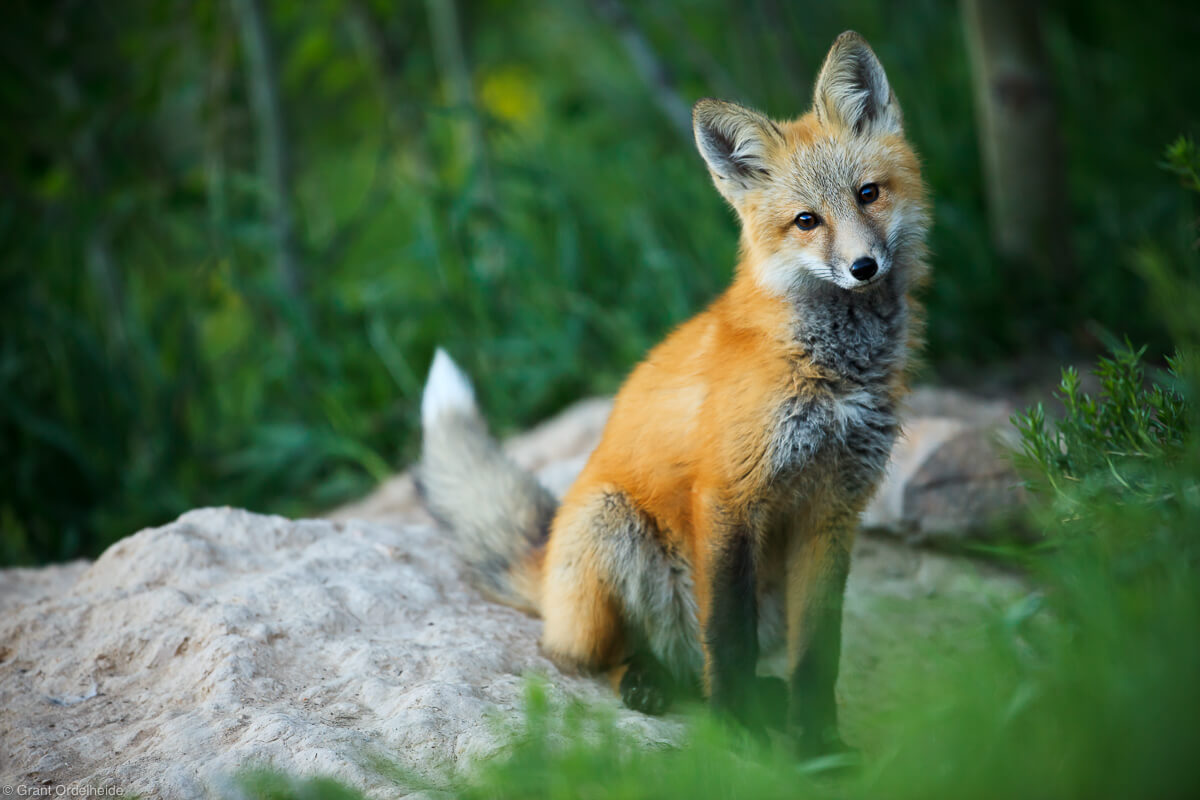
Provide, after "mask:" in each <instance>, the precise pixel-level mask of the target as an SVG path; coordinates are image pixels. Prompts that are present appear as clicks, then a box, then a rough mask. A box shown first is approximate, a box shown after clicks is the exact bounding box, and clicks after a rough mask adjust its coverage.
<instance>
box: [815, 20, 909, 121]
mask: <svg viewBox="0 0 1200 800" xmlns="http://www.w3.org/2000/svg"><path fill="white" fill-rule="evenodd" d="M813 109H814V110H815V111H816V112H817V119H819V120H820V121H821V122H823V123H826V124H830V125H840V126H842V127H845V128H849V129H850V130H852V131H854V132H855V133H874V134H880V133H899V132H900V129H901V116H900V104H899V103H897V102H896V97H895V95H893V94H892V87H891V86H889V85H888V79H887V73H885V72H884V71H883V65H882V64H880V63H879V59H878V58H877V57H876V56H875V53H874V51H872V50H871V46H870V45H869V44H867V41H866V39H864V38H862V37H861V36H859V35H858V34H857V33H855V32H854V31H846V32H845V33H843V34H842V35H841V36H839V37H838V38H837V39H836V40H835V41H834V43H833V47H831V48H829V55H827V56H826V57H825V63H824V64H823V65H822V66H821V74H820V75H819V76H818V77H817V88H816V92H815V97H814V98H813Z"/></svg>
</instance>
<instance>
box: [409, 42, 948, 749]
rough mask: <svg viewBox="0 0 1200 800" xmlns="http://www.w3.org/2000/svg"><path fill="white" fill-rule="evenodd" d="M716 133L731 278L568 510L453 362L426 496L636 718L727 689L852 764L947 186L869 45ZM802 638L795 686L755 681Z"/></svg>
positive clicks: (738, 715)
mask: <svg viewBox="0 0 1200 800" xmlns="http://www.w3.org/2000/svg"><path fill="white" fill-rule="evenodd" d="M693 122H694V129H695V136H696V144H697V146H698V148H699V150H700V154H701V155H702V156H703V158H704V160H705V162H706V163H707V165H708V169H709V171H710V173H711V175H712V179H713V181H714V183H715V184H716V187H717V189H718V191H720V192H721V194H722V195H723V196H724V197H725V199H726V200H728V201H729V203H730V205H732V206H733V208H734V210H735V211H736V212H737V214H738V217H739V218H740V220H741V224H742V235H741V254H740V260H739V263H738V265H737V271H736V275H735V278H734V280H733V282H732V284H731V285H730V286H729V288H728V289H727V290H726V291H725V292H724V294H722V295H721V296H720V297H718V298H717V299H716V300H715V301H714V302H713V303H712V305H711V306H709V308H707V309H706V310H705V311H703V312H701V313H700V314H698V315H697V316H695V317H694V318H692V319H691V320H690V321H688V322H686V323H684V324H683V325H681V326H680V327H679V328H678V329H676V330H675V331H674V332H673V333H672V334H671V335H670V336H669V337H668V338H667V339H666V340H665V341H664V342H663V343H662V344H660V345H658V346H657V347H656V348H654V349H653V350H652V351H651V352H650V354H649V355H648V356H647V357H646V359H645V360H644V361H643V362H642V363H641V364H639V365H638V366H637V367H636V368H635V369H634V371H633V373H632V374H631V375H630V376H629V378H628V379H627V380H626V382H625V384H624V385H623V386H622V387H621V390H620V392H619V393H618V394H617V397H616V401H615V403H614V405H613V410H612V416H611V417H610V419H609V420H608V423H607V426H606V427H605V429H604V434H603V437H602V439H601V441H600V444H599V446H598V447H597V449H596V451H595V452H594V453H593V454H592V456H591V458H590V460H589V461H588V462H587V465H586V466H585V467H584V469H583V472H582V473H581V474H580V476H579V478H578V480H576V481H575V484H574V485H573V486H572V487H571V489H570V490H569V491H568V492H567V494H566V496H565V497H564V499H563V501H562V504H561V505H558V504H556V502H555V501H554V499H553V498H552V497H551V496H550V494H549V493H548V492H547V491H546V490H545V489H544V488H542V487H541V486H540V485H539V484H538V483H537V482H536V480H535V479H534V478H533V477H532V476H530V475H528V474H525V473H523V472H522V471H520V470H519V469H518V468H517V467H515V466H514V465H513V464H512V463H511V462H509V461H508V460H507V459H506V458H505V457H504V455H503V454H502V453H501V451H500V449H499V448H498V446H497V445H496V443H495V442H494V441H493V439H491V438H490V437H489V435H488V433H487V429H486V426H485V424H484V422H483V420H482V418H481V416H480V415H479V412H478V411H477V409H476V406H475V401H474V396H473V392H472V389H471V385H470V383H469V382H468V381H467V379H466V377H465V376H464V375H463V374H462V373H461V372H460V371H459V370H458V368H457V367H456V366H455V365H454V364H453V362H452V361H450V359H449V357H447V356H446V354H445V353H443V352H441V351H438V353H437V355H436V356H435V358H434V361H433V365H432V367H431V369H430V374H429V380H428V383H427V385H426V388H425V393H424V397H423V399H422V408H421V416H422V425H423V429H424V444H423V452H422V456H421V461H420V464H419V465H418V468H417V476H418V477H417V480H418V485H419V488H420V491H421V493H422V496H423V498H424V502H425V504H426V506H427V508H428V509H429V511H430V512H431V513H432V514H433V516H434V517H435V518H437V519H438V520H439V521H440V522H441V523H442V524H444V525H445V526H446V527H447V528H448V529H449V530H450V531H452V532H453V535H454V540H455V541H456V542H457V543H458V544H459V546H460V547H461V549H462V551H463V552H464V554H465V557H466V560H467V561H468V563H469V564H470V566H471V568H472V569H473V570H474V572H475V573H476V575H477V576H478V578H479V582H480V585H481V586H482V587H483V588H484V589H485V590H486V591H488V592H489V593H490V594H491V595H492V596H493V597H494V598H496V599H498V600H499V601H501V602H505V603H508V604H511V605H513V606H516V607H518V608H523V609H526V610H529V611H532V612H535V613H537V614H540V615H541V617H542V618H543V619H544V621H545V627H544V632H543V635H542V647H543V649H544V650H545V652H546V653H547V654H548V655H549V656H550V657H551V658H552V659H554V660H555V661H556V662H557V663H558V664H561V665H563V666H565V667H574V668H583V669H587V670H597V671H609V672H610V674H611V677H612V679H613V682H614V686H615V687H617V688H618V689H619V692H620V694H621V696H622V698H623V699H624V701H625V702H626V704H627V705H629V706H631V707H633V708H635V709H639V710H642V711H646V712H649V713H659V712H661V711H663V710H664V709H665V708H666V707H667V705H668V704H669V703H670V702H671V700H672V699H673V698H674V697H676V696H678V695H679V694H680V693H686V692H688V691H696V692H702V693H703V694H704V695H706V696H707V697H708V699H709V702H710V704H711V706H712V707H713V708H714V709H715V710H716V711H718V712H720V713H723V714H725V715H727V716H731V717H733V718H734V719H736V720H738V721H740V722H741V723H743V724H745V725H746V726H748V727H750V728H751V729H753V730H755V731H759V732H761V731H762V730H763V728H764V726H765V725H766V724H767V723H768V722H770V723H783V724H784V726H785V727H786V729H787V730H788V731H789V732H790V733H792V734H793V735H794V736H795V737H796V738H797V741H798V743H799V746H800V747H801V748H802V750H803V752H805V753H810V754H811V753H822V752H830V751H834V750H837V749H840V748H843V747H844V745H843V743H842V741H841V738H840V735H839V732H838V726H837V704H836V700H835V697H834V685H835V683H836V681H837V676H838V663H839V660H840V653H841V626H842V602H843V594H844V590H845V584H846V575H847V572H848V570H849V566H850V550H851V545H852V543H853V540H854V535H855V531H856V528H857V523H858V516H859V513H860V512H861V510H862V508H863V506H864V505H865V504H866V503H867V501H868V499H869V498H870V496H871V494H872V492H873V491H874V488H875V486H876V484H877V483H878V481H879V479H880V477H881V475H882V472H883V470H884V467H885V464H886V462H887V459H888V456H889V453H890V451H891V448H892V443H893V441H894V440H895V438H896V435H897V431H898V422H897V416H896V414H897V406H898V404H899V403H900V402H901V399H902V397H903V395H904V393H905V391H906V388H905V373H906V364H907V360H908V354H909V351H910V350H911V349H912V348H913V347H914V346H915V344H916V343H917V339H918V336H919V327H920V325H919V319H918V317H919V308H918V306H917V305H916V302H915V300H914V299H913V298H912V297H911V296H910V293H911V292H912V291H913V290H914V289H915V288H917V287H918V286H919V285H920V284H921V282H922V281H923V279H924V277H925V274H926V272H927V266H926V263H925V262H926V251H925V246H924V237H925V232H926V229H927V227H928V212H927V201H926V190H925V187H924V184H923V182H922V178H921V174H920V168H919V165H918V162H917V157H916V155H915V154H914V152H913V150H912V148H911V147H910V145H909V144H908V143H907V141H906V140H905V138H904V133H903V130H902V126H901V114H900V107H899V106H898V105H897V103H896V99H895V97H894V96H893V94H892V91H891V88H890V87H889V85H888V80H887V76H886V75H885V73H884V70H883V67H882V66H881V64H880V63H879V60H878V59H877V58H876V56H875V53H874V52H873V51H872V50H871V48H870V47H869V46H868V45H867V43H866V42H865V41H864V40H863V39H862V38H861V37H860V36H858V35H857V34H856V33H853V32H846V33H843V34H842V35H841V36H839V37H838V39H837V40H836V41H835V42H834V44H833V47H832V49H831V50H830V51H829V55H828V56H827V57H826V59H825V63H824V65H823V66H822V68H821V72H820V75H819V77H818V79H817V82H816V89H815V97H814V102H813V107H812V109H811V111H809V112H808V113H807V114H805V115H803V116H801V117H799V118H798V119H796V120H793V121H791V122H773V121H772V120H770V119H768V118H767V117H765V116H763V115H761V114H759V113H757V112H755V111H751V110H749V109H747V108H742V107H740V106H737V105H734V104H732V103H726V102H721V101H718V100H709V99H705V100H700V101H699V102H698V103H696V106H695V109H694V111H693ZM780 644H782V645H784V646H786V648H787V656H788V669H789V676H788V680H787V682H786V684H787V685H786V686H785V683H784V682H783V681H780V680H779V679H777V678H775V679H771V678H759V677H756V674H755V673H756V668H757V664H758V660H759V654H760V652H763V651H765V650H766V649H767V648H770V647H775V646H778V645H780ZM787 692H790V701H789V700H788V699H786V698H787V696H788V695H787V694H786V693H787ZM781 709H786V714H785V713H784V711H783V710H781ZM777 710H778V713H777V714H776V713H774V712H776V711H777ZM776 717H778V718H776Z"/></svg>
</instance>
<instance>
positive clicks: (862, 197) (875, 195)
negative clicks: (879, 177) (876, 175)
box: [858, 183, 879, 206]
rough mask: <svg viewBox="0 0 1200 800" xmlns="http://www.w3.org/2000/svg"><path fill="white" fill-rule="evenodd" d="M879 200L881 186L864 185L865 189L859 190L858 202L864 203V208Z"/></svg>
mask: <svg viewBox="0 0 1200 800" xmlns="http://www.w3.org/2000/svg"><path fill="white" fill-rule="evenodd" d="M878 199H879V184H877V183H868V184H864V185H863V187H862V188H861V189H859V190H858V202H860V203H862V204H863V205H864V206H865V205H868V204H870V203H874V202H875V201H876V200H878Z"/></svg>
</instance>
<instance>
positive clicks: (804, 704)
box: [788, 553, 850, 756]
mask: <svg viewBox="0 0 1200 800" xmlns="http://www.w3.org/2000/svg"><path fill="white" fill-rule="evenodd" d="M831 561H832V563H831V564H830V567H831V569H830V571H829V572H828V573H827V574H826V575H825V576H824V579H823V580H822V586H821V591H820V592H819V594H818V595H816V596H814V597H813V604H812V607H811V608H810V609H809V611H808V613H807V615H806V619H805V624H806V626H807V628H808V630H809V639H808V646H807V648H806V649H805V652H804V655H803V656H802V657H801V658H800V661H799V663H797V664H796V666H795V669H794V670H793V671H792V676H791V690H792V691H791V695H792V698H791V705H790V707H789V709H788V724H789V726H790V727H791V728H792V729H794V730H795V732H796V733H797V734H798V741H799V744H800V749H801V752H802V753H803V754H805V755H811V756H816V755H824V754H827V753H834V752H845V751H847V750H848V749H849V748H848V747H847V746H846V745H845V743H843V742H842V740H841V736H840V735H839V733H838V713H837V699H836V697H835V696H834V687H835V686H836V684H837V678H838V665H839V662H840V660H841V654H842V600H843V595H844V594H845V590H846V575H847V573H848V572H849V568H850V559H849V554H848V553H838V554H837V555H835V556H834V557H833V558H832V559H831Z"/></svg>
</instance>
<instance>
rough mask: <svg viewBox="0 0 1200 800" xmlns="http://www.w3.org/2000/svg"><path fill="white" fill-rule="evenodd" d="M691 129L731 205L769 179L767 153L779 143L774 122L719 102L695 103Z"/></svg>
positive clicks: (721, 190)
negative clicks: (744, 193) (746, 192)
mask: <svg viewBox="0 0 1200 800" xmlns="http://www.w3.org/2000/svg"><path fill="white" fill-rule="evenodd" d="M692 129H693V131H694V132H695V134H696V147H697V148H698V149H699V150H700V155H702V156H704V160H705V162H706V163H707V164H708V169H709V171H711V172H712V176H713V181H714V182H715V183H716V184H717V189H718V190H719V191H720V192H721V194H723V195H724V196H725V199H726V200H728V201H729V202H731V203H736V201H737V198H738V197H740V196H741V194H742V193H743V192H745V191H746V190H748V189H751V188H753V187H754V186H755V185H756V184H759V183H762V182H763V181H764V180H766V179H767V178H768V177H770V170H769V168H768V166H767V165H768V164H769V163H770V156H771V153H772V151H773V150H774V149H775V148H776V147H777V146H778V145H780V144H782V143H783V133H782V132H781V131H780V130H779V126H777V125H776V124H775V123H774V122H771V120H769V119H767V118H766V117H764V116H763V115H762V114H759V113H758V112H757V111H751V110H750V109H748V108H742V107H741V106H739V105H735V104H733V103H726V102H724V101H722V100H712V99H709V98H705V99H703V100H700V101H698V102H697V103H696V105H695V107H694V108H693V109H692Z"/></svg>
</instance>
